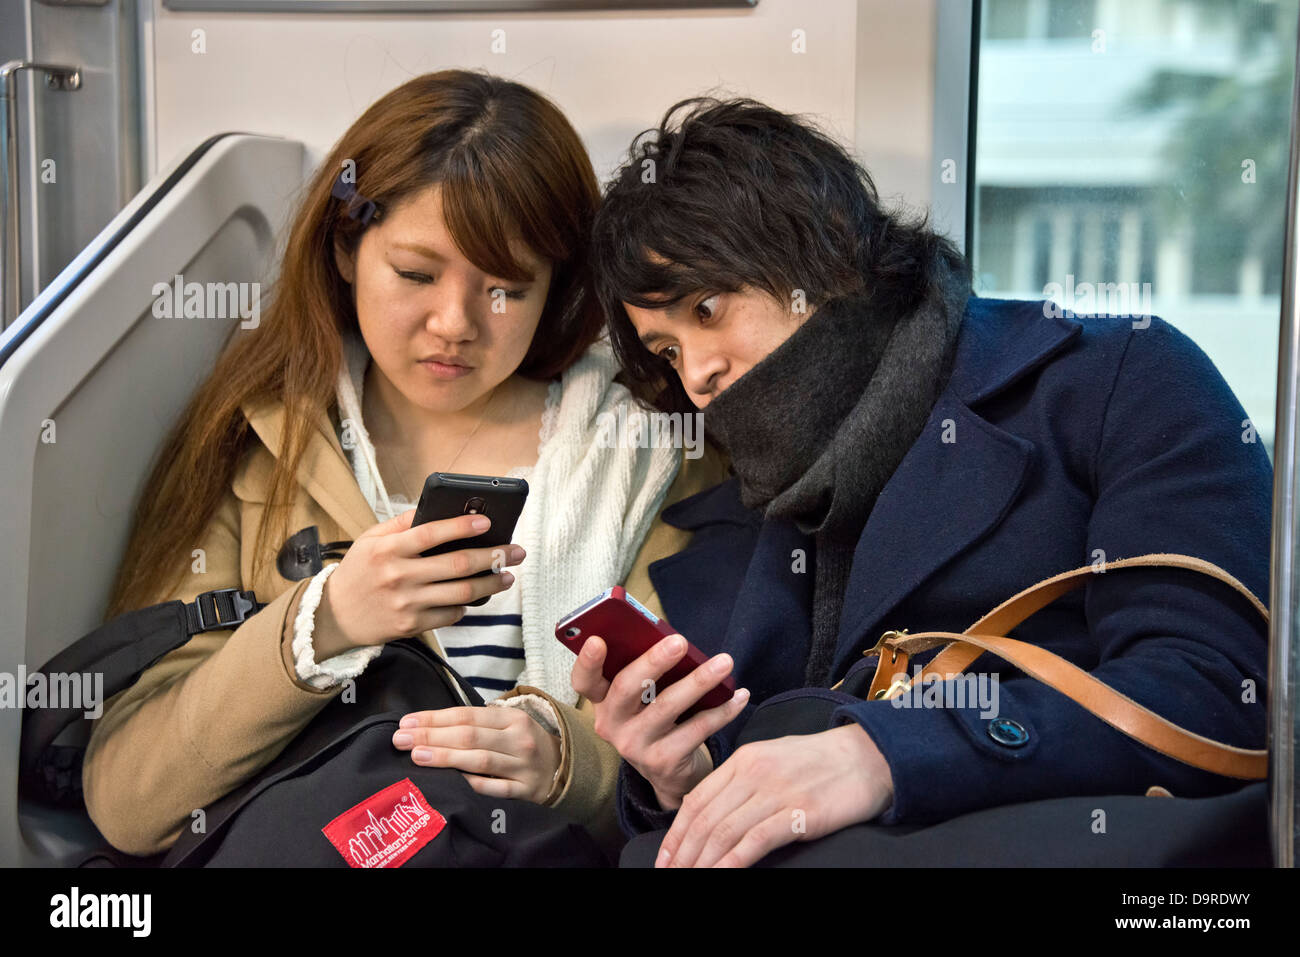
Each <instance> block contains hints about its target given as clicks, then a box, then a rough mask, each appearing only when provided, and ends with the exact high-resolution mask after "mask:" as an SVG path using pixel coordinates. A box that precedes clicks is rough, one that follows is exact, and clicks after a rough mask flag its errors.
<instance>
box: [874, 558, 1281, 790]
mask: <svg viewBox="0 0 1300 957" xmlns="http://www.w3.org/2000/svg"><path fill="white" fill-rule="evenodd" d="M1141 566H1149V567H1173V568H1185V569H1188V570H1190V571H1196V572H1201V573H1202V574H1205V575H1209V576H1210V577H1212V578H1217V579H1218V580H1219V581H1221V582H1223V583H1224V584H1226V585H1229V586H1231V587H1232V588H1233V589H1235V590H1236V591H1237V592H1238V593H1239V594H1241V595H1243V596H1244V597H1245V598H1247V599H1248V600H1249V601H1250V603H1251V604H1252V605H1254V607H1255V610H1256V611H1258V612H1259V613H1260V615H1261V616H1262V617H1263V618H1264V620H1265V621H1268V617H1269V616H1268V609H1267V608H1266V607H1265V606H1264V603H1263V602H1261V601H1260V600H1259V599H1258V598H1256V597H1255V595H1254V594H1252V593H1251V591H1250V589H1248V588H1247V587H1246V586H1245V585H1243V584H1242V583H1241V582H1240V581H1238V580H1237V579H1236V578H1234V577H1233V576H1232V575H1229V574H1228V573H1227V572H1225V571H1224V570H1223V569H1222V568H1219V567H1218V566H1217V565H1214V564H1213V563H1211V562H1207V561H1205V560H1203V559H1200V558H1193V557H1192V556H1190V555H1174V554H1153V555H1139V556H1137V557H1136V558H1125V559H1120V560H1118V561H1113V562H1108V563H1106V564H1105V565H1104V566H1103V567H1102V570H1100V571H1099V570H1098V569H1096V568H1094V567H1093V566H1091V565H1085V566H1084V567H1082V568H1076V569H1074V570H1072V571H1068V572H1062V573H1061V574H1059V575H1055V576H1053V577H1052V578H1048V579H1046V580H1044V581H1041V582H1039V583H1038V584H1037V585H1033V586H1031V587H1029V588H1026V589H1025V590H1024V591H1022V592H1020V593H1019V594H1017V595H1015V596H1013V597H1011V598H1009V599H1007V600H1006V601H1004V602H1003V603H1002V604H1000V605H998V607H997V608H994V609H993V610H992V611H991V612H989V613H988V614H987V615H985V616H984V617H983V618H981V619H979V621H977V622H975V623H974V624H973V625H971V626H970V627H969V628H967V629H966V631H965V632H963V633H962V634H960V635H959V634H956V633H955V632H945V631H930V632H922V633H919V634H915V635H909V634H907V633H906V632H895V631H890V632H885V634H884V635H883V636H882V637H881V640H880V641H879V642H878V643H877V645H876V647H875V648H872V649H870V650H869V651H867V652H865V654H866V655H867V656H871V655H874V654H879V656H880V658H879V661H878V662H877V664H876V673H875V676H874V678H873V680H872V682H871V690H870V692H869V695H870V697H872V698H879V699H889V698H893V697H896V696H897V695H899V694H902V693H904V692H905V691H907V690H908V689H909V688H910V687H911V686H912V684H913V682H914V681H915V682H918V683H919V682H924V681H926V680H928V679H930V680H933V679H931V676H938V678H940V679H946V678H951V677H955V676H956V675H959V674H961V672H962V671H964V670H965V669H966V668H967V667H969V666H970V664H971V663H972V662H973V661H974V660H975V659H976V658H978V657H979V656H980V655H981V654H983V653H984V652H986V651H987V652H991V653H992V654H995V655H997V656H998V657H999V658H1002V659H1003V660H1004V661H1007V662H1009V663H1010V664H1012V665H1014V666H1015V667H1016V668H1019V669H1020V670H1021V671H1023V672H1024V673H1025V674H1027V675H1029V676H1030V677H1032V678H1035V679H1037V680H1039V681H1041V682H1043V683H1044V684H1046V685H1049V686H1050V687H1052V688H1055V689H1056V690H1057V691H1059V692H1061V693H1062V694H1063V695H1065V696H1066V697H1067V698H1070V699H1071V700H1072V701H1075V702H1077V703H1078V704H1080V705H1082V706H1083V707H1084V708H1086V709H1087V710H1088V711H1090V712H1092V713H1093V714H1095V715H1096V716H1097V717H1099V718H1101V719H1102V720H1103V721H1105V722H1106V723H1107V724H1109V725H1110V726H1111V727H1113V728H1116V729H1117V730H1119V731H1122V732H1124V733H1125V734H1127V735H1128V736H1129V737H1131V738H1133V739H1135V740H1137V741H1140V742H1141V743H1142V744H1145V745H1146V746H1147V747H1149V748H1153V749H1155V750H1156V751H1159V752H1160V753H1162V754H1165V755H1168V756H1169V757H1171V758H1174V759H1176V760H1178V761H1182V762H1183V763H1184V764H1190V765H1191V766H1193V767H1197V768H1201V769H1202V770H1206V771H1212V772H1214V773H1215V774H1222V775H1225V776H1227V777H1233V778H1243V779H1246V780H1260V779H1263V778H1266V777H1267V776H1268V752H1267V751H1266V750H1260V751H1256V750H1251V749H1248V748H1238V747H1234V746H1232V745H1229V744H1223V743H1221V742H1218V741H1213V740H1211V739H1209V738H1206V737H1203V736H1201V735H1199V734H1196V733H1195V732H1192V731H1188V730H1187V729H1186V728H1182V727H1179V726H1178V725H1176V724H1174V723H1173V722H1171V721H1169V720H1167V719H1165V718H1162V717H1161V716H1160V715H1158V714H1156V713H1155V712H1154V711H1151V710H1150V709H1148V708H1146V707H1144V706H1142V705H1140V704H1138V703H1137V702H1136V701H1134V700H1133V699H1132V698H1130V697H1128V696H1127V695H1124V694H1122V693H1120V692H1118V691H1116V690H1115V689H1114V688H1111V687H1110V686H1109V685H1107V684H1105V683H1104V682H1102V681H1100V680H1098V679H1097V678H1094V677H1093V676H1092V675H1090V674H1089V673H1088V672H1086V671H1084V670H1083V669H1082V668H1079V667H1078V666H1077V665H1074V664H1071V663H1070V662H1068V661H1066V660H1065V659H1064V658H1061V657H1060V656H1059V655H1055V654H1053V653H1052V652H1050V651H1047V650H1046V649H1044V648H1040V647H1038V646H1037V645H1031V644H1028V643H1026V642H1023V641H1017V640H1015V639H1013V638H1007V637H1005V635H1006V632H1008V631H1010V630H1011V629H1013V628H1015V627H1016V626H1017V625H1019V624H1020V623H1021V622H1023V621H1024V620H1025V619H1026V618H1028V617H1029V616H1030V615H1032V614H1033V613H1034V612H1036V611H1039V610H1040V609H1042V608H1044V607H1046V606H1047V605H1049V604H1050V603H1051V602H1053V601H1055V600H1056V599H1057V598H1059V597H1061V596H1062V595H1064V594H1066V593H1067V592H1070V591H1073V590H1075V589H1077V588H1082V587H1083V586H1084V585H1086V584H1087V582H1088V580H1089V576H1092V575H1099V574H1110V573H1111V572H1112V571H1116V570H1119V569H1124V568H1134V567H1141ZM940 644H943V645H946V647H945V648H944V649H943V651H941V652H939V654H937V655H936V656H935V657H934V658H933V659H932V660H931V661H930V663H929V664H928V665H926V666H925V668H923V669H922V670H921V672H920V674H919V675H917V676H916V677H915V678H914V679H912V680H909V679H906V678H905V677H904V678H902V679H899V680H893V676H894V675H898V674H900V673H903V674H905V673H906V669H907V663H908V660H909V659H910V657H911V656H912V655H915V654H918V653H920V652H922V651H926V650H928V649H930V648H933V647H935V646H936V645H940ZM900 659H901V660H900Z"/></svg>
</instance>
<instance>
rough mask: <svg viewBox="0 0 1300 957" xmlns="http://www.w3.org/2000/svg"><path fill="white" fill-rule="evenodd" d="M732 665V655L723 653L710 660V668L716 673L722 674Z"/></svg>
mask: <svg viewBox="0 0 1300 957" xmlns="http://www.w3.org/2000/svg"><path fill="white" fill-rule="evenodd" d="M730 667H731V655H727V654H722V655H718V657H716V658H714V659H713V660H712V661H711V662H709V670H710V671H712V672H713V673H714V674H715V675H720V674H722V673H723V672H725V671H726V670H727V669H728V668H730Z"/></svg>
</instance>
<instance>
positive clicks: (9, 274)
mask: <svg viewBox="0 0 1300 957" xmlns="http://www.w3.org/2000/svg"><path fill="white" fill-rule="evenodd" d="M23 70H38V71H40V72H42V73H44V74H45V85H46V86H47V87H48V88H49V89H51V90H64V91H69V90H79V89H81V68H80V67H75V66H59V65H58V64H54V63H32V62H29V61H27V60H10V61H9V62H8V63H6V64H5V65H4V66H0V97H3V98H4V111H3V117H4V126H3V127H0V140H2V141H3V142H0V164H3V167H2V168H3V172H2V173H0V177H3V179H4V189H3V192H2V193H0V195H3V197H4V208H3V212H2V213H0V286H2V287H3V288H0V328H3V327H4V326H6V325H8V324H9V323H10V322H12V321H13V320H14V319H15V318H16V317H17V316H18V313H19V312H20V311H21V309H20V306H21V303H20V299H21V295H22V293H21V292H20V290H21V288H22V281H21V270H22V243H21V238H22V237H21V229H22V221H21V216H20V214H19V209H18V74H19V73H21V72H22V71H23Z"/></svg>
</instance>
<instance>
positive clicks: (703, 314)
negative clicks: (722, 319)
mask: <svg viewBox="0 0 1300 957" xmlns="http://www.w3.org/2000/svg"><path fill="white" fill-rule="evenodd" d="M717 308H718V297H717V296H710V297H709V298H708V299H705V300H702V301H701V302H700V303H699V304H697V305H696V307H695V314H696V315H697V316H699V317H700V318H701V319H703V320H705V321H708V320H709V319H712V318H713V312H714V310H715V309H717Z"/></svg>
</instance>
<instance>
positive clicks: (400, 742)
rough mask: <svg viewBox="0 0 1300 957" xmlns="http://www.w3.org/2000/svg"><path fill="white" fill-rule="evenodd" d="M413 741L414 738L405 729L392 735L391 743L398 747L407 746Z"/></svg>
mask: <svg viewBox="0 0 1300 957" xmlns="http://www.w3.org/2000/svg"><path fill="white" fill-rule="evenodd" d="M414 741H415V738H413V737H411V736H410V735H409V734H407V733H406V732H405V731H398V732H397V733H396V734H395V735H393V745H394V746H395V747H398V748H409V747H410V746H411V745H412V744H413V743H414Z"/></svg>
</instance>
